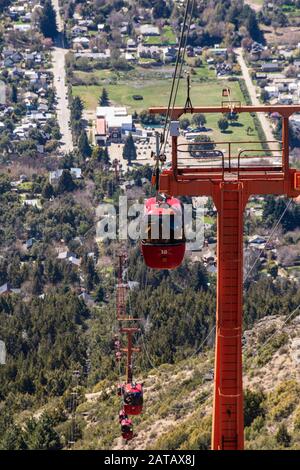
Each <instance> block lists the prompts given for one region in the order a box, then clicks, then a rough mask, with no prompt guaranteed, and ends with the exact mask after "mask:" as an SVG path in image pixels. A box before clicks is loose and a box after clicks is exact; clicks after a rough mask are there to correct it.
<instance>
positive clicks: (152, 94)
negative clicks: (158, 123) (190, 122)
mask: <svg viewBox="0 0 300 470" xmlns="http://www.w3.org/2000/svg"><path fill="white" fill-rule="evenodd" d="M97 73H98V72H97ZM146 73H147V71H146ZM101 74H102V75H103V71H101ZM198 78H199V77H198V76H194V77H193V80H192V90H191V99H192V102H193V105H194V106H201V105H202V106H219V105H220V104H221V101H222V88H224V87H228V86H229V87H230V89H231V96H232V99H233V100H239V101H241V102H242V103H243V102H244V99H243V95H242V92H241V89H240V86H239V83H238V82H228V81H226V80H217V79H216V78H212V79H210V80H207V81H199V79H198ZM104 86H105V88H106V89H107V91H108V94H109V98H110V100H111V103H112V104H115V105H120V106H126V107H127V108H128V110H129V111H130V112H133V111H137V112H140V111H142V110H145V109H148V108H149V107H152V106H166V105H167V104H168V99H169V93H170V89H171V80H168V79H167V80H162V79H156V80H151V81H150V80H143V81H142V80H136V81H134V80H132V81H131V80H130V81H125V80H124V79H122V80H120V81H117V82H116V84H114V85H113V84H108V85H107V84H105V85H104ZM102 88H103V85H93V86H74V87H73V94H74V95H75V96H80V98H81V99H82V100H83V102H84V105H85V108H86V109H88V110H90V111H93V110H95V109H96V107H97V104H98V99H99V96H100V94H101V91H102ZM136 94H139V95H142V96H143V100H141V101H135V100H134V99H133V98H132V96H133V95H136ZM185 99H186V84H185V80H182V81H181V84H180V87H179V90H178V96H177V101H176V105H177V106H184V104H185ZM220 117H221V116H220V114H211V115H207V116H206V118H207V124H206V127H208V128H211V129H213V131H212V132H209V133H208V134H209V135H210V136H211V137H212V138H213V139H214V140H215V141H219V142H228V141H238V142H239V141H249V140H251V141H255V140H258V136H257V132H256V130H254V131H253V133H252V134H251V135H250V136H248V135H247V128H248V127H252V128H253V129H255V126H254V123H253V119H252V117H251V116H250V115H249V114H242V115H240V117H239V121H238V123H237V125H235V126H230V127H229V129H228V131H226V132H225V133H221V132H220V130H219V129H218V120H219V119H220ZM246 147H247V148H251V149H258V148H259V149H260V148H261V145H260V144H253V145H250V146H249V145H248V146H246ZM234 148H235V149H237V148H239V145H235V146H234ZM243 148H244V146H243Z"/></svg>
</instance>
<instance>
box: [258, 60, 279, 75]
mask: <svg viewBox="0 0 300 470" xmlns="http://www.w3.org/2000/svg"><path fill="white" fill-rule="evenodd" d="M280 70H281V66H280V65H279V63H278V62H265V63H263V64H262V66H261V71H262V72H266V73H271V72H279V71H280Z"/></svg>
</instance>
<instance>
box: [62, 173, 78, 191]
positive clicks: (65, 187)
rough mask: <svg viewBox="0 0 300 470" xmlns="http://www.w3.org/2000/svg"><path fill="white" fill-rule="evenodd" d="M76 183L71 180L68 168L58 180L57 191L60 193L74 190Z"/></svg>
mask: <svg viewBox="0 0 300 470" xmlns="http://www.w3.org/2000/svg"><path fill="white" fill-rule="evenodd" d="M75 188H76V184H75V183H74V181H73V178H72V175H71V173H70V172H69V170H64V171H63V172H62V175H61V177H60V178H59V180H58V186H57V192H58V194H62V193H65V192H70V191H74V189H75Z"/></svg>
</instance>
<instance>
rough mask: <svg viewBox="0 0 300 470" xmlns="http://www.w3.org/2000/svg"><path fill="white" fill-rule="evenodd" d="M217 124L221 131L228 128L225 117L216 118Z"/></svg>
mask: <svg viewBox="0 0 300 470" xmlns="http://www.w3.org/2000/svg"><path fill="white" fill-rule="evenodd" d="M218 126H219V129H220V131H221V132H225V131H226V130H227V129H228V126H229V124H228V121H227V119H225V118H221V119H219V120H218Z"/></svg>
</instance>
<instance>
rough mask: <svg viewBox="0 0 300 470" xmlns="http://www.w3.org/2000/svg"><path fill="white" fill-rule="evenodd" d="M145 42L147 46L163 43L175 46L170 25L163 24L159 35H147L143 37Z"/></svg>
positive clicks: (174, 37) (174, 38)
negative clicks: (145, 37)
mask: <svg viewBox="0 0 300 470" xmlns="http://www.w3.org/2000/svg"><path fill="white" fill-rule="evenodd" d="M145 44H147V45H148V46H156V45H164V46H175V45H176V36H175V34H174V33H173V30H172V28H171V26H165V27H164V29H163V32H162V34H161V35H160V36H149V37H147V39H145Z"/></svg>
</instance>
